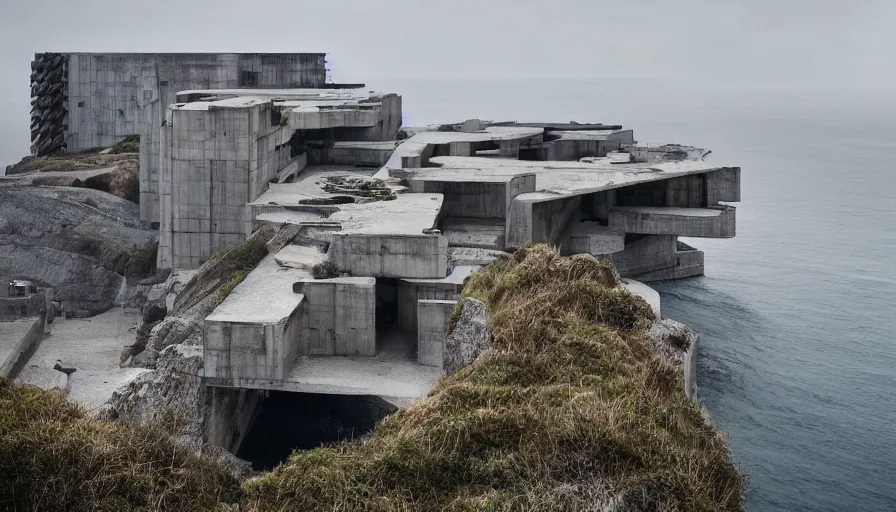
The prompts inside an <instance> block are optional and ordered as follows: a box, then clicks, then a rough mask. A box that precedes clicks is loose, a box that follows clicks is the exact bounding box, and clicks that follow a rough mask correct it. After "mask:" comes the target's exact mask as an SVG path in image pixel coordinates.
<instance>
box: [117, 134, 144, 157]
mask: <svg viewBox="0 0 896 512" xmlns="http://www.w3.org/2000/svg"><path fill="white" fill-rule="evenodd" d="M109 152H110V153H112V154H113V155H120V154H121V153H139V152H140V136H139V135H128V136H127V137H125V138H124V140H122V141H121V142H119V143H118V144H116V145H114V146H112V150H111V151H109Z"/></svg>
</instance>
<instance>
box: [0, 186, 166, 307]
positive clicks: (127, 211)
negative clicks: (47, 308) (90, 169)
mask: <svg viewBox="0 0 896 512" xmlns="http://www.w3.org/2000/svg"><path fill="white" fill-rule="evenodd" d="M156 240H157V234H156V232H155V231H154V230H151V229H149V226H146V225H144V224H142V223H141V222H140V221H139V207H138V206H137V205H136V204H134V203H131V202H129V201H126V200H124V199H121V198H119V197H116V196H114V195H111V194H108V193H105V192H101V191H98V190H92V189H86V188H73V187H33V186H17V185H15V184H8V183H0V276H9V277H17V278H24V279H30V280H33V281H35V282H37V283H38V284H40V285H41V286H46V287H51V288H53V296H54V300H56V301H58V302H59V303H60V304H61V310H62V311H63V312H65V313H67V314H68V315H70V316H90V315H94V314H97V313H100V312H103V311H105V310H108V309H109V308H110V307H112V305H113V303H114V299H115V297H116V296H117V295H118V293H119V291H120V289H121V288H122V283H123V282H124V281H125V279H126V278H127V277H130V278H132V280H139V279H141V278H144V277H148V275H147V274H151V273H152V272H154V271H155V268H154V264H152V262H148V261H142V260H146V259H147V258H148V256H147V255H148V254H151V253H152V247H153V245H154V244H155V243H156ZM137 260H141V261H137ZM129 268H130V270H129Z"/></svg>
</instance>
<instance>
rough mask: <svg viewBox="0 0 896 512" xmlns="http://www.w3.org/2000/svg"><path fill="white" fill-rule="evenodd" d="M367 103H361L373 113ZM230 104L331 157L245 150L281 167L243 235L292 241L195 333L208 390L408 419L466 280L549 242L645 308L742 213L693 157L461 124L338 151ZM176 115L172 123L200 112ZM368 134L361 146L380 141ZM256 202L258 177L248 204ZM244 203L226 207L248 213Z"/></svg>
mask: <svg viewBox="0 0 896 512" xmlns="http://www.w3.org/2000/svg"><path fill="white" fill-rule="evenodd" d="M376 98H377V100H376V101H374V97H371V98H370V99H369V101H373V103H374V104H377V103H379V104H380V105H384V104H385V103H384V102H383V101H382V98H383V96H377V97H376ZM234 101H237V100H234ZM238 101H239V102H241V103H240V108H243V109H246V108H251V109H261V110H259V111H258V112H259V114H258V116H259V119H262V118H263V119H268V117H271V116H273V117H271V119H274V118H276V119H280V120H281V123H280V124H282V125H283V127H284V128H285V127H289V131H291V132H292V135H290V137H302V138H303V140H305V141H306V142H311V141H310V139H311V138H315V137H319V138H321V139H322V140H324V141H330V142H329V143H327V144H324V145H323V146H321V145H319V144H318V145H316V146H315V144H311V146H312V147H315V148H317V149H314V150H311V149H309V150H306V152H305V153H304V154H305V155H308V156H307V157H306V158H305V160H304V161H303V162H302V163H301V164H298V165H296V164H295V162H294V161H292V160H290V159H288V158H280V157H278V156H276V155H277V151H282V148H281V149H279V150H278V149H277V144H283V143H284V142H283V141H285V140H286V135H285V134H283V135H279V137H281V138H280V139H277V140H278V141H280V142H278V143H268V144H267V145H264V144H257V145H256V148H257V149H256V151H262V152H265V151H266V153H265V155H264V156H262V155H261V154H260V153H252V156H253V158H254V159H255V160H256V161H266V160H267V161H270V160H273V161H276V162H278V163H277V164H276V165H274V166H273V167H269V168H267V169H266V170H265V171H264V176H266V178H267V179H268V180H269V182H265V183H267V188H266V190H264V191H263V193H261V194H260V195H258V196H257V197H256V198H254V199H252V200H250V201H247V202H246V203H245V205H246V210H244V213H243V215H244V217H243V219H242V221H241V222H242V223H243V226H244V231H243V232H241V233H239V236H241V237H243V238H245V236H246V235H247V234H248V233H249V232H251V231H252V230H253V229H255V228H257V227H259V226H260V225H261V224H263V223H272V224H275V225H277V226H283V225H293V226H295V227H296V228H297V232H298V235H297V236H296V237H295V239H294V240H293V242H292V244H291V245H287V246H286V247H285V248H284V249H283V250H281V251H280V252H279V253H278V254H273V255H269V256H268V258H267V259H266V260H265V261H264V262H263V263H262V264H261V265H260V266H259V267H258V268H257V269H256V270H255V271H253V272H252V273H251V274H250V275H249V277H248V278H247V279H246V280H245V281H244V282H243V283H241V284H240V285H239V286H237V287H236V289H235V290H234V291H233V293H232V294H231V295H230V296H229V297H228V298H227V299H226V300H225V301H224V303H222V304H221V306H220V307H219V308H218V310H216V311H215V312H214V313H213V314H212V315H211V316H209V317H208V319H207V320H206V326H205V338H204V339H205V353H204V357H205V370H204V371H205V377H204V378H205V382H206V383H207V384H208V385H211V386H220V387H232V388H248V389H266V390H285V391H300V392H315V393H335V394H357V395H376V396H380V397H383V398H385V399H387V400H388V401H390V402H392V403H394V404H397V405H404V404H406V403H408V402H410V401H412V400H414V399H416V398H419V397H421V396H423V395H424V394H425V393H426V392H428V391H429V389H430V388H431V386H432V385H433V383H434V382H435V381H436V380H437V379H438V378H439V377H440V376H441V375H442V366H443V360H444V358H445V350H446V349H445V335H444V333H445V329H446V325H447V322H448V318H449V317H450V313H451V311H452V309H453V306H454V304H455V303H456V300H457V299H458V296H459V294H460V291H461V289H462V288H463V283H464V281H465V279H466V278H467V277H469V276H470V275H471V274H472V273H474V272H476V271H477V270H478V269H479V268H481V266H482V265H485V264H487V263H489V262H490V261H494V260H495V259H497V258H500V257H502V255H505V254H506V253H507V252H508V251H512V250H514V249H515V248H517V247H520V246H522V245H523V244H526V243H529V242H547V243H549V244H552V245H555V246H557V247H559V248H560V249H561V250H562V252H564V253H565V254H578V253H590V254H593V255H595V256H599V257H605V258H610V259H612V261H613V262H614V263H615V264H616V266H617V268H618V269H619V271H620V273H621V274H622V275H623V276H624V277H626V278H628V279H626V282H625V286H626V288H628V289H629V290H631V291H632V292H633V293H638V294H641V295H643V296H645V298H646V299H647V300H648V301H649V302H650V304H651V305H652V306H653V307H655V308H656V309H659V304H658V302H659V301H658V296H657V295H656V293H655V292H653V291H652V290H651V289H650V288H649V287H647V286H645V285H642V284H640V283H639V281H652V280H660V279H674V278H681V277H688V276H694V275H700V274H702V273H703V253H702V252H700V251H698V250H696V249H694V248H692V247H690V246H689V245H687V244H685V243H683V242H681V241H679V240H678V237H679V236H686V237H709V238H728V237H732V236H734V234H735V228H734V227H735V210H734V208H733V207H731V206H728V205H727V204H726V203H728V202H737V201H739V200H740V169H739V168H737V167H728V166H720V165H715V164H711V163H708V162H706V161H705V160H704V157H705V155H706V154H707V153H708V152H707V151H705V150H701V149H699V148H691V147H682V146H664V147H660V148H646V147H641V146H638V145H637V143H636V142H635V141H634V136H633V133H632V131H631V130H623V129H622V127H620V126H607V125H576V124H566V125H550V124H526V125H520V124H514V123H503V124H489V123H481V122H472V121H469V122H466V123H463V124H459V125H452V126H447V127H445V126H442V127H438V128H434V129H432V130H422V131H416V132H414V131H413V130H409V131H412V132H413V135H412V136H411V137H410V138H409V139H407V140H405V141H401V142H400V143H396V142H390V143H389V144H391V145H386V144H385V143H384V142H378V143H376V145H374V146H371V145H370V143H358V142H339V143H338V144H339V145H337V143H335V142H332V141H333V140H334V139H340V138H341V137H340V136H337V135H335V133H338V132H332V133H330V134H327V135H326V136H324V135H323V134H320V133H319V132H312V130H318V129H320V128H319V126H321V125H322V124H325V123H326V122H325V121H322V120H320V119H318V118H316V117H311V118H306V119H303V120H302V121H298V120H297V119H296V118H295V117H294V116H295V115H297V114H296V110H293V111H292V112H291V113H289V114H288V119H287V120H286V121H282V120H283V119H284V115H285V114H284V113H280V114H271V113H270V112H271V109H276V108H278V107H281V106H283V107H285V106H286V105H291V104H293V103H290V101H298V100H289V99H284V100H283V101H280V100H271V101H268V100H253V103H252V105H251V106H248V105H243V103H245V102H246V100H245V99H240V100H238ZM190 105H191V104H188V105H185V106H175V107H173V110H172V111H173V112H175V113H177V112H179V111H183V112H195V111H197V110H198V111H202V112H205V110H203V109H197V107H196V106H190ZM209 105H213V103H211V104H209ZM226 105H227V108H228V109H232V108H234V105H233V104H232V103H226ZM379 108H380V109H381V111H383V110H388V109H385V108H384V107H383V106H380V107H379ZM264 109H268V110H264ZM374 109H376V107H374ZM213 110H214V109H209V111H213ZM297 110H298V111H299V114H298V115H302V114H303V113H305V112H310V113H311V114H312V115H313V116H317V115H318V114H319V111H314V110H313V109H311V110H308V109H305V108H302V109H297ZM337 110H347V109H346V108H345V107H344V106H342V107H339V108H338V109H337ZM351 112H352V110H351V109H348V110H347V114H346V115H348V113H351ZM188 115H190V114H188ZM253 115H254V114H253ZM278 115H279V116H280V117H277V116H278ZM378 115H379V116H380V117H382V114H378ZM359 118H361V116H360V115H359V116H358V117H354V116H353V115H348V117H344V118H343V119H345V120H348V119H359ZM386 118H387V119H388V116H386ZM345 120H343V121H340V122H343V123H346V125H350V126H348V128H350V129H352V130H355V129H357V126H355V125H353V124H351V123H354V121H345ZM373 120H374V118H370V119H368V120H367V121H364V122H365V123H369V122H371V121H373ZM181 122H184V121H181ZM309 123H311V124H309ZM174 125H175V127H176V126H177V121H175V122H174ZM346 125H343V126H346ZM309 126H310V129H308V128H307V127H309ZM303 128H305V130H303ZM334 129H336V130H338V128H334ZM365 129H367V130H369V129H371V128H370V127H368V126H366V125H365ZM396 129H397V126H396ZM464 130H466V131H464ZM274 131H277V130H276V129H275V130H274ZM389 131H390V132H391V128H390V130H389ZM259 133H261V132H259ZM358 133H360V132H357V131H356V132H352V135H351V136H353V137H358V138H359V139H360V137H359V136H358ZM366 133H368V134H370V135H369V136H367V137H366V138H365V140H376V139H377V137H379V136H382V137H381V138H382V139H386V138H387V137H385V135H388V134H387V133H376V132H366ZM191 137H192V136H190V135H184V134H180V135H175V136H174V138H181V139H183V140H190V141H193V140H194V139H193V138H191ZM253 137H254V136H253ZM341 140H342V141H345V139H344V138H341ZM175 144H176V142H175ZM396 144H397V147H396ZM215 147H216V148H226V150H228V151H229V150H230V148H231V146H230V145H223V146H215ZM324 147H326V148H339V150H340V151H339V152H338V153H339V154H340V155H341V156H340V157H339V158H341V159H344V160H342V161H341V164H336V163H334V162H332V161H322V157H321V155H328V154H329V155H333V154H336V153H337V152H335V151H330V152H328V151H326V150H324V149H321V148H324ZM264 148H267V149H266V150H265V149H264ZM391 148H395V149H394V152H393V153H392V155H391V157H389V158H388V159H387V160H386V164H385V165H383V166H381V167H377V166H376V165H375V164H376V162H377V161H378V160H379V159H382V158H385V155H384V154H383V153H387V152H389V151H390V150H391ZM215 151H221V149H216V150H215ZM312 151H317V153H315V154H316V156H315V157H313V158H312V157H311V156H310V155H311V153H312ZM372 151H380V152H381V153H380V154H379V155H377V154H374V153H371V152H372ZM363 152H366V153H364V154H363V156H362V153H363ZM215 154H220V153H215ZM206 155H208V154H207V153H206ZM205 158H209V157H208V156H206V157H205ZM290 158H296V157H295V156H292V157H290ZM326 158H327V157H323V160H326ZM549 158H551V159H557V160H547V159H549ZM211 159H212V160H214V159H213V158H211ZM312 159H314V162H311V163H309V162H310V161H311V160H312ZM348 161H353V162H354V163H355V165H345V163H346V162H348ZM362 162H363V163H362ZM364 164H366V166H365V165H364ZM163 168H164V167H163ZM285 169H289V171H288V173H284V170H285ZM240 172H243V173H245V171H240ZM175 174H176V173H175ZM287 174H288V177H287ZM163 175H164V172H163ZM180 186H185V185H180ZM247 186H251V185H247ZM262 188H264V184H263V183H262V180H261V179H260V178H259V181H258V188H257V189H255V190H254V191H252V192H250V193H249V194H248V195H249V196H253V195H255V192H258V191H261V189H262ZM240 190H241V192H240V194H241V195H239V197H235V198H234V199H233V201H234V202H239V201H243V200H244V198H245V197H246V196H244V195H242V193H243V190H244V189H240ZM200 195H201V194H200ZM163 197H164V196H163ZM197 197H198V196H197ZM164 204H165V201H164V200H163V205H164ZM163 211H164V207H163ZM234 235H235V236H234V239H233V240H234V241H236V239H237V237H236V233H235V234H234ZM178 251H179V249H176V250H175V254H178ZM190 258H195V256H193V255H192V254H191V255H190ZM201 259H202V257H201V256H200V257H199V260H201ZM175 261H176V262H183V261H184V260H182V259H178V258H175ZM324 261H329V262H330V263H332V264H333V265H334V266H335V267H336V268H338V269H339V271H340V273H341V277H338V278H334V279H323V280H315V279H313V278H312V277H311V269H312V267H313V266H314V265H316V264H319V263H321V262H324ZM190 264H191V265H192V264H195V261H193V260H192V259H191V261H190ZM632 278H633V279H637V280H638V281H636V280H633V279H632Z"/></svg>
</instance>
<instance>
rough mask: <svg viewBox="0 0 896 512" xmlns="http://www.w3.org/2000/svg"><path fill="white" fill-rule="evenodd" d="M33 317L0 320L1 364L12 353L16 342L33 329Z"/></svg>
mask: <svg viewBox="0 0 896 512" xmlns="http://www.w3.org/2000/svg"><path fill="white" fill-rule="evenodd" d="M33 323H34V319H33V318H23V319H21V320H13V321H11V322H0V366H3V364H4V362H5V361H6V359H7V358H8V357H9V356H10V355H11V354H12V352H13V348H14V347H15V346H16V343H18V341H19V340H20V339H22V336H24V335H25V333H27V332H28V330H29V329H31V325H32V324H33Z"/></svg>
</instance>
